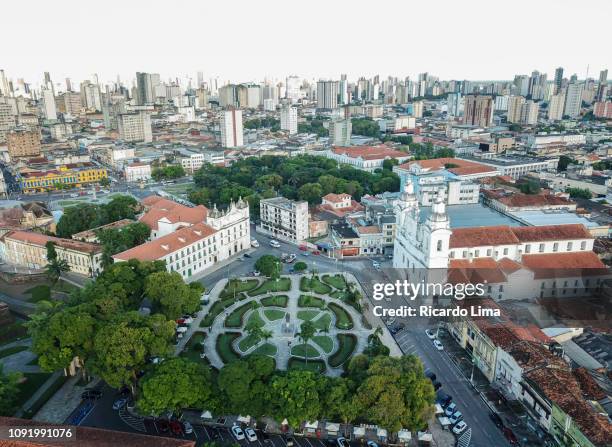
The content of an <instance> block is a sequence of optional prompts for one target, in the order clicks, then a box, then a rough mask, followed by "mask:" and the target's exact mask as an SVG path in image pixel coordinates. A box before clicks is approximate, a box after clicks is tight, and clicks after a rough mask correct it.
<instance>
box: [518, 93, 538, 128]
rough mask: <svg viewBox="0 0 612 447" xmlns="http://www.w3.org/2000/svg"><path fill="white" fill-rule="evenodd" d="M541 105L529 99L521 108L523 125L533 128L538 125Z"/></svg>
mask: <svg viewBox="0 0 612 447" xmlns="http://www.w3.org/2000/svg"><path fill="white" fill-rule="evenodd" d="M539 111H540V105H539V104H538V103H537V102H534V101H533V100H531V99H529V100H527V101H525V104H523V105H522V106H521V124H524V125H528V126H533V125H535V124H537V123H538V112H539Z"/></svg>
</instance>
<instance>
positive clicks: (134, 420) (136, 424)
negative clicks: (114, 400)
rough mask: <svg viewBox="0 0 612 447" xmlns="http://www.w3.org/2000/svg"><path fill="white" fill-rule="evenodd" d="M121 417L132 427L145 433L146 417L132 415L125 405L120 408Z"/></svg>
mask: <svg viewBox="0 0 612 447" xmlns="http://www.w3.org/2000/svg"><path fill="white" fill-rule="evenodd" d="M119 417H120V418H121V420H122V421H123V422H125V423H126V424H127V425H129V426H130V427H132V428H133V429H134V430H137V431H140V432H143V433H145V432H146V431H147V429H146V428H145V424H144V419H142V418H139V417H136V416H132V415H131V414H130V413H129V412H128V411H127V409H126V407H125V406H123V407H121V409H120V410H119Z"/></svg>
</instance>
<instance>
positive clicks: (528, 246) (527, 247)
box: [525, 244, 531, 253]
mask: <svg viewBox="0 0 612 447" xmlns="http://www.w3.org/2000/svg"><path fill="white" fill-rule="evenodd" d="M525 253H531V244H527V245H525Z"/></svg>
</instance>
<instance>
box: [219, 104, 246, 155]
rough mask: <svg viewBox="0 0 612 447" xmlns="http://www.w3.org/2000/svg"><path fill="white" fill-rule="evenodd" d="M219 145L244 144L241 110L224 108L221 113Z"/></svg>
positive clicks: (236, 145)
mask: <svg viewBox="0 0 612 447" xmlns="http://www.w3.org/2000/svg"><path fill="white" fill-rule="evenodd" d="M220 127H221V145H222V146H223V147H240V146H243V145H244V142H243V139H244V135H243V129H242V110H236V109H231V110H225V111H223V113H222V114H221V120H220Z"/></svg>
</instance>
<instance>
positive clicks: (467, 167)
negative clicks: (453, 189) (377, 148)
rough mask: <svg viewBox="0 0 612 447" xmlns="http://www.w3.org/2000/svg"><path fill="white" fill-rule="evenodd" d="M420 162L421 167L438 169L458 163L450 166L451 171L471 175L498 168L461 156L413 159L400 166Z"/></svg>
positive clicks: (408, 165) (404, 166) (409, 165)
mask: <svg viewBox="0 0 612 447" xmlns="http://www.w3.org/2000/svg"><path fill="white" fill-rule="evenodd" d="M415 164H418V165H419V166H420V167H421V169H426V170H433V171H438V170H440V169H446V168H445V166H447V165H456V167H452V168H448V169H447V170H448V171H449V172H452V173H453V174H455V175H471V174H480V173H486V172H493V171H495V170H496V169H495V168H492V167H491V166H487V165H483V164H481V163H476V162H474V161H468V160H462V159H460V158H450V157H446V158H432V159H430V160H413V161H411V162H409V163H405V164H403V165H400V166H399V168H402V169H409V168H410V167H411V166H413V165H415Z"/></svg>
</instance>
